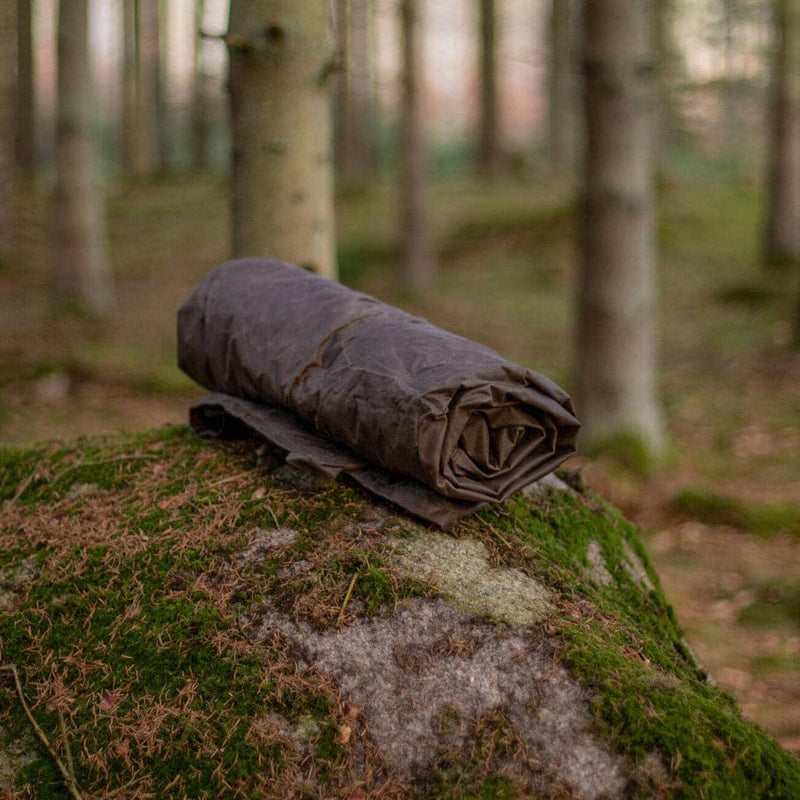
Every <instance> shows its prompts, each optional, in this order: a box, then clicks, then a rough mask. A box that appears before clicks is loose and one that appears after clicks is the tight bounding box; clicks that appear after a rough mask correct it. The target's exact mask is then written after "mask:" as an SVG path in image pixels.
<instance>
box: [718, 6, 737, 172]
mask: <svg viewBox="0 0 800 800" xmlns="http://www.w3.org/2000/svg"><path fill="white" fill-rule="evenodd" d="M736 6H737V3H736V0H722V30H723V37H722V48H723V50H722V52H723V58H724V63H725V81H724V83H723V85H722V86H723V88H722V126H723V131H722V141H723V147H724V148H725V154H726V155H727V156H728V157H729V158H730V159H731V160H732V161H733V162H735V161H736V160H737V156H738V153H737V150H738V149H739V147H738V144H739V134H740V132H739V113H738V108H737V105H738V103H737V88H736V68H735V60H734V56H735V54H736V11H737V8H736Z"/></svg>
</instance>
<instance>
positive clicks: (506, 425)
mask: <svg viewBox="0 0 800 800" xmlns="http://www.w3.org/2000/svg"><path fill="white" fill-rule="evenodd" d="M178 361H179V364H180V367H181V369H183V370H184V371H185V372H186V373H187V374H188V375H190V376H191V377H192V378H194V379H195V380H196V381H197V382H198V383H200V384H202V385H203V386H205V387H206V388H207V389H209V390H211V391H212V392H214V393H213V394H212V395H210V396H208V397H206V398H205V399H204V400H203V401H202V402H200V403H199V404H198V405H196V406H194V407H193V408H192V410H191V422H192V425H193V426H194V428H195V429H196V430H197V431H198V432H200V433H201V434H203V435H207V436H231V435H233V436H237V435H241V434H242V433H244V432H247V431H255V432H256V433H258V434H260V435H261V436H263V437H264V438H265V439H266V440H268V441H269V442H271V443H272V444H273V445H275V446H277V447H279V448H281V449H282V450H284V451H286V453H287V460H288V461H290V462H293V463H300V464H303V465H305V466H309V467H312V468H315V469H317V470H318V471H320V472H322V473H324V474H326V475H330V476H335V475H339V474H340V473H342V472H346V473H347V474H348V475H349V476H350V477H351V478H352V479H353V480H355V481H356V482H357V483H359V484H361V485H362V486H363V487H364V488H366V489H368V490H369V491H371V492H374V493H375V494H377V495H379V496H381V497H383V498H386V499H388V500H390V501H392V502H393V503H396V504H397V505H399V506H400V507H402V508H403V509H405V510H406V511H409V512H411V513H412V514H415V515H417V516H419V517H422V518H423V519H426V520H428V521H430V522H433V523H436V524H437V525H440V526H441V527H443V528H447V527H450V526H451V525H453V524H454V523H455V522H456V521H458V519H460V518H461V517H463V516H465V515H466V514H469V513H470V512H472V511H474V510H475V509H476V508H478V507H480V506H481V505H482V504H484V503H486V502H492V501H500V500H503V499H504V498H505V497H507V496H508V495H510V494H511V493H512V492H514V491H516V490H518V489H521V488H522V487H524V486H526V485H527V484H529V483H532V482H533V481H535V480H537V479H538V478H541V477H542V476H544V475H546V474H547V473H548V472H551V471H552V470H554V469H555V468H556V467H557V466H558V465H559V464H561V463H562V462H563V461H564V460H565V459H566V458H568V457H569V456H570V455H571V454H572V453H573V452H574V451H575V445H576V441H577V436H578V429H579V427H580V424H579V423H578V420H577V419H576V418H575V412H574V409H573V406H572V401H571V400H570V398H569V396H568V395H567V394H566V392H564V391H563V390H562V389H560V388H559V387H558V386H556V384H554V383H553V382H552V381H550V380H548V379H547V378H545V377H544V376H542V375H539V374H538V373H536V372H533V371H532V370H529V369H526V368H525V367H520V366H517V365H515V364H512V363H510V362H509V361H506V360H505V359H503V358H502V357H501V356H499V355H498V354H497V353H495V352H494V351H493V350H490V349H489V348H488V347H484V346H483V345H480V344H477V343H475V342H471V341H469V340H467V339H464V338H462V337H460V336H455V335H454V334H451V333H447V332H446V331H443V330H441V329H440V328H437V327H435V326H434V325H431V324H430V323H429V322H426V321H425V320H422V319H419V318H417V317H413V316H411V315H409V314H407V313H405V312H404V311H401V310H400V309H397V308H395V307H393V306H390V305H387V304H386V303H382V302H381V301H379V300H376V299H375V298H373V297H369V296H367V295H364V294H360V293H359V292H355V291H353V290H351V289H348V288H347V287H345V286H342V285H341V284H339V283H336V282H335V281H331V280H328V279H327V278H323V277H320V276H319V275H315V274H313V273H310V272H307V271H305V270H303V269H300V268H299V267H295V266H292V265H290V264H284V263H281V262H279V261H275V260H272V259H268V258H244V259H239V260H236V261H229V262H227V263H225V264H223V265H222V266H220V267H218V268H217V269H215V270H214V271H213V272H211V273H210V274H209V275H207V276H206V277H205V278H204V279H203V281H202V282H201V283H200V285H199V286H198V287H197V289H196V290H195V292H194V294H192V296H191V297H190V298H189V299H188V300H187V301H186V302H185V303H184V304H183V305H182V306H181V308H180V310H179V311H178Z"/></svg>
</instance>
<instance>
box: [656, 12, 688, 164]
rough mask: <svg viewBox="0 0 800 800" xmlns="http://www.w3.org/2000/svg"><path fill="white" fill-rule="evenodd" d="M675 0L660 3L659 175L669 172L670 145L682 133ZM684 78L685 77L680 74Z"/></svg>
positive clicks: (658, 83)
mask: <svg viewBox="0 0 800 800" xmlns="http://www.w3.org/2000/svg"><path fill="white" fill-rule="evenodd" d="M675 13H676V9H675V0H660V2H658V3H656V12H655V14H656V19H655V42H656V44H655V48H656V87H657V89H656V104H655V115H654V116H655V121H654V127H655V144H654V146H655V164H656V167H657V169H658V172H659V175H660V176H663V175H665V174H666V173H667V169H668V165H669V156H670V143H671V142H673V141H674V140H675V137H676V136H677V135H678V134H679V133H680V122H679V120H678V118H677V113H676V107H675V101H674V99H673V98H674V89H673V87H674V86H675V85H676V83H677V81H678V78H679V74H680V73H681V56H680V54H679V48H678V47H677V46H676V43H675V36H674V19H675ZM680 78H683V75H682V74H680Z"/></svg>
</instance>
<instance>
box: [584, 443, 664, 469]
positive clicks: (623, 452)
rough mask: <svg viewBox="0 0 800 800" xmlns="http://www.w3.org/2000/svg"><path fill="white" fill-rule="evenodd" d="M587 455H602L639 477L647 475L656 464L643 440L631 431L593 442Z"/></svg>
mask: <svg viewBox="0 0 800 800" xmlns="http://www.w3.org/2000/svg"><path fill="white" fill-rule="evenodd" d="M589 455H591V456H603V457H604V458H606V459H608V460H610V461H612V462H614V463H616V464H618V465H619V466H621V467H623V468H624V469H626V470H628V471H629V472H631V473H632V474H634V475H635V476H637V477H639V478H646V477H648V476H649V475H650V474H651V473H652V471H653V467H654V466H655V465H656V458H655V456H654V454H653V452H652V451H651V449H650V448H649V447H648V446H647V443H646V442H645V440H644V439H643V438H642V437H641V436H639V435H637V434H635V433H631V432H623V433H618V434H616V435H614V436H609V437H606V438H603V439H600V440H598V441H596V442H594V444H593V445H592V446H591V449H590V451H589Z"/></svg>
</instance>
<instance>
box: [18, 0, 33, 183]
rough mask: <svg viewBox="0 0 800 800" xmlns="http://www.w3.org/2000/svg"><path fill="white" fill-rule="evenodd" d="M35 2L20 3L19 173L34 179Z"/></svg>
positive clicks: (21, 0)
mask: <svg viewBox="0 0 800 800" xmlns="http://www.w3.org/2000/svg"><path fill="white" fill-rule="evenodd" d="M31 4H32V0H17V120H16V125H17V134H16V159H17V171H18V173H19V174H20V175H22V176H23V177H25V178H31V177H33V172H34V166H35V161H36V143H35V128H34V112H33V25H32V22H33V20H32V19H31Z"/></svg>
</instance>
